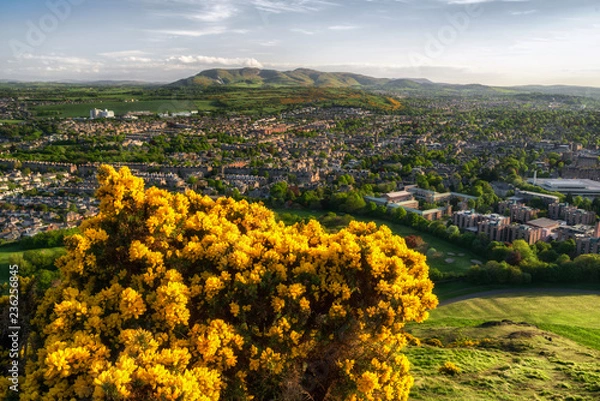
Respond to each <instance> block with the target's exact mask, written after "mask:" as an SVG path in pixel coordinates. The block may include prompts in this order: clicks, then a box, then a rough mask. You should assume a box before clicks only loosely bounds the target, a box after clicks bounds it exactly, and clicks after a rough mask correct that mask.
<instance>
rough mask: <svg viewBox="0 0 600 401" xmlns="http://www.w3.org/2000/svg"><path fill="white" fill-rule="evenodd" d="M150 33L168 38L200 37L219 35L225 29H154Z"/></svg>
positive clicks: (218, 27) (217, 27)
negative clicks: (167, 36)
mask: <svg viewBox="0 0 600 401" xmlns="http://www.w3.org/2000/svg"><path fill="white" fill-rule="evenodd" d="M150 32H153V33H157V34H162V35H169V36H190V37H195V38H197V37H200V36H206V35H219V34H223V33H226V32H227V29H226V28H225V27H223V26H216V27H210V28H205V29H193V30H192V29H156V30H150Z"/></svg>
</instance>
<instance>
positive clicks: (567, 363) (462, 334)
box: [406, 289, 600, 401]
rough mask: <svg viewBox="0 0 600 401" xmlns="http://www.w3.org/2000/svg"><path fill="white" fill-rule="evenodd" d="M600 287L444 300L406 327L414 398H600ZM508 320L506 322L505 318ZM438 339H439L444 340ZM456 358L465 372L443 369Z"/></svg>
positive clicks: (466, 400) (477, 400)
mask: <svg viewBox="0 0 600 401" xmlns="http://www.w3.org/2000/svg"><path fill="white" fill-rule="evenodd" d="M598 301H600V295H597V294H580V293H578V292H569V291H568V290H564V289H563V290H558V289H556V290H544V291H542V292H537V291H536V292H525V293H521V294H510V295H509V294H507V295H497V296H493V297H485V298H476V299H469V300H464V301H460V302H456V303H452V304H449V305H445V306H441V307H438V309H436V310H434V311H432V312H431V317H430V319H429V320H427V321H426V322H425V323H423V324H418V325H417V324H411V325H409V326H408V327H407V329H408V331H409V332H411V333H412V334H413V335H415V336H417V337H419V338H421V339H422V340H424V341H425V343H424V344H425V345H422V346H420V347H414V346H412V347H408V348H407V349H406V354H407V355H408V357H409V359H410V360H411V363H412V365H413V366H412V374H413V376H414V377H415V386H414V388H413V390H412V392H411V398H410V399H411V400H428V401H438V400H439V401H445V400H461V401H471V400H472V401H485V400H490V401H491V400H494V401H496V400H507V401H508V400H511V401H512V400H552V401H575V400H585V401H592V400H598V399H600V364H598V362H597V361H598V358H600V352H599V350H600V314H598V313H597V305H598ZM502 321H503V322H502ZM432 339H437V340H439V342H440V343H439V344H441V345H442V347H439V346H432V345H427V343H430V344H433V342H432ZM447 361H448V362H453V363H454V364H456V365H457V366H458V367H459V368H460V369H461V373H460V374H458V375H455V376H448V375H444V374H441V373H440V372H439V371H438V370H439V367H440V366H442V365H443V364H444V363H445V362H447Z"/></svg>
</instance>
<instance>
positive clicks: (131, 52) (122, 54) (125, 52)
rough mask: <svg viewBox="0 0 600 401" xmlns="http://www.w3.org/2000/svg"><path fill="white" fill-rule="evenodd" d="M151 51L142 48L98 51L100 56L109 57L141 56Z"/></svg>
mask: <svg viewBox="0 0 600 401" xmlns="http://www.w3.org/2000/svg"><path fill="white" fill-rule="evenodd" d="M147 54H149V53H147V52H144V51H141V50H122V51H118V52H106V53H98V55H99V56H102V57H108V58H123V57H139V56H145V55H147Z"/></svg>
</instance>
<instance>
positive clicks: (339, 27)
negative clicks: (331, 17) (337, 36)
mask: <svg viewBox="0 0 600 401" xmlns="http://www.w3.org/2000/svg"><path fill="white" fill-rule="evenodd" d="M327 29H329V30H331V31H351V30H353V29H358V26H356V25H332V26H330V27H329V28H327Z"/></svg>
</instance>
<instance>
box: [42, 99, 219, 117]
mask: <svg viewBox="0 0 600 401" xmlns="http://www.w3.org/2000/svg"><path fill="white" fill-rule="evenodd" d="M93 108H98V109H109V110H113V111H114V112H115V114H116V115H123V114H126V113H127V112H130V111H149V112H151V113H165V112H181V111H191V110H202V111H209V110H216V109H217V107H215V106H213V105H212V101H210V100H194V101H191V100H173V99H165V100H142V101H139V102H125V101H100V102H98V101H97V102H86V103H80V104H58V105H44V106H37V107H34V108H32V109H33V110H34V111H35V113H36V115H37V116H39V117H59V118H73V117H89V115H90V110H91V109H93Z"/></svg>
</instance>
